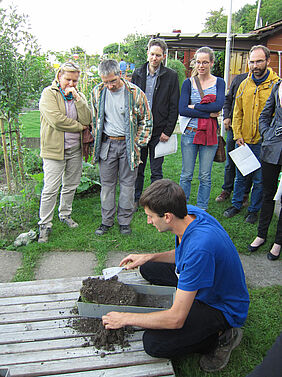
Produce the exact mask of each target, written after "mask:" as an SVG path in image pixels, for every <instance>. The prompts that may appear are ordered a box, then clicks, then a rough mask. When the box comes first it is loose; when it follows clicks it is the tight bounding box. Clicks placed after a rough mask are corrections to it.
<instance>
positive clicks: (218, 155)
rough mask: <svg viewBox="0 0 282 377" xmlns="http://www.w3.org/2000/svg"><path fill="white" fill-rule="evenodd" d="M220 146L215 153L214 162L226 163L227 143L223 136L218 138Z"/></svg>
mask: <svg viewBox="0 0 282 377" xmlns="http://www.w3.org/2000/svg"><path fill="white" fill-rule="evenodd" d="M217 141H218V145H217V150H216V152H215V156H214V159H213V160H214V161H215V162H224V161H225V160H226V153H225V145H226V142H225V140H224V139H223V137H222V136H221V135H218V137H217Z"/></svg>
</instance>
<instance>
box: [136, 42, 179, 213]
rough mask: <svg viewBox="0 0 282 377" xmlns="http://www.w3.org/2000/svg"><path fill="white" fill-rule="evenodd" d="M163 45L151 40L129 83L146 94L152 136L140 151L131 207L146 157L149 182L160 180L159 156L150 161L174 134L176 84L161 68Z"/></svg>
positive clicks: (174, 76) (175, 78)
mask: <svg viewBox="0 0 282 377" xmlns="http://www.w3.org/2000/svg"><path fill="white" fill-rule="evenodd" d="M166 50H167V45H166V43H165V41H164V40H162V39H159V38H156V39H151V40H150V41H149V44H148V51H147V55H148V62H147V63H145V64H144V65H143V66H142V67H141V68H138V69H135V71H134V72H133V76H132V80H131V82H132V83H133V84H135V85H137V86H139V88H140V89H142V90H143V92H144V93H145V94H146V97H147V99H148V102H149V105H150V108H151V110H152V113H153V133H152V138H151V140H150V142H149V144H148V146H147V147H144V148H142V149H141V160H142V162H143V163H142V164H140V165H139V167H138V175H137V179H136V183H135V208H136V210H137V208H138V205H139V198H140V196H141V194H142V191H143V185H144V171H145V167H146V162H147V158H148V153H149V157H150V167H151V183H153V182H154V181H156V180H158V179H162V178H163V173H162V164H163V161H164V158H163V157H159V158H154V154H155V147H156V145H157V144H158V142H159V141H162V142H166V141H168V139H169V137H170V136H171V134H172V133H173V131H174V128H175V125H176V121H177V118H178V102H179V82H178V76H177V73H176V72H175V71H173V70H172V69H170V68H167V67H165V66H164V65H163V61H164V60H165V58H166Z"/></svg>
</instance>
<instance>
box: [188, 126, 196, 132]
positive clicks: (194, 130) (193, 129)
mask: <svg viewBox="0 0 282 377" xmlns="http://www.w3.org/2000/svg"><path fill="white" fill-rule="evenodd" d="M185 130H188V131H193V132H196V131H197V128H194V127H188V126H187V127H186V128H185Z"/></svg>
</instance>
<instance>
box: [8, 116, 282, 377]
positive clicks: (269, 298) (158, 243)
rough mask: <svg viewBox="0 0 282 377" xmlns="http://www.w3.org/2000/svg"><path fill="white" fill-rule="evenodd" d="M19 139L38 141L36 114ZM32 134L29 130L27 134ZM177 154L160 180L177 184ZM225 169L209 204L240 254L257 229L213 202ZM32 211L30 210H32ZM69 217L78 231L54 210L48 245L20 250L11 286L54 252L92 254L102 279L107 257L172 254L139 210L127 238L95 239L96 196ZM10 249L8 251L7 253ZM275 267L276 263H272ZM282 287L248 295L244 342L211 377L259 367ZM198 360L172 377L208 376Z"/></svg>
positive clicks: (186, 362)
mask: <svg viewBox="0 0 282 377" xmlns="http://www.w3.org/2000/svg"><path fill="white" fill-rule="evenodd" d="M22 119H23V133H24V135H25V136H33V137H35V136H39V123H38V122H39V121H38V120H39V114H38V112H32V113H31V114H25V115H23V118H22ZM30 128H32V130H30ZM178 145H179V150H178V151H177V153H176V154H173V155H170V156H167V157H166V158H165V162H164V166H163V173H164V177H166V178H170V179H172V180H174V181H176V182H179V176H180V172H181V151H180V135H179V136H178ZM223 173H224V164H219V163H214V166H213V172H212V191H211V196H210V203H209V209H208V211H209V213H211V214H212V215H213V216H214V217H215V218H216V219H217V220H219V222H220V223H221V224H222V225H223V226H224V228H225V229H226V230H227V232H228V233H229V235H230V237H231V239H232V240H233V242H234V244H235V245H236V247H237V250H238V252H239V253H246V254H248V251H247V245H248V243H250V242H251V241H252V240H253V238H254V237H255V236H256V232H257V225H251V224H247V223H245V222H244V215H245V214H246V213H247V209H243V210H242V211H241V213H240V214H239V215H237V216H235V217H234V218H232V219H226V218H225V217H224V216H223V211H224V210H225V209H226V208H227V207H229V206H230V205H231V201H230V200H228V201H227V202H226V203H219V204H218V203H216V202H215V198H216V196H217V195H218V194H219V193H220V191H221V185H222V183H223ZM197 176H198V166H196V169H195V173H194V180H193V183H192V190H191V201H190V204H196V196H197V188H198V179H197ZM148 185H149V171H148V167H147V168H146V179H145V187H147V186H148ZM32 208H33V207H32ZM38 208H39V198H38V205H35V206H34V208H33V209H32V211H33V212H32V216H31V221H30V223H29V224H27V228H26V231H28V230H29V229H31V228H33V229H37V221H38ZM72 216H73V218H74V220H75V221H77V222H78V223H79V227H78V228H77V229H73V230H71V229H68V228H66V226H65V225H64V224H62V223H60V222H59V220H58V218H57V209H56V210H55V217H54V221H53V229H52V234H51V236H50V242H49V243H47V244H38V243H37V242H34V243H32V244H30V245H28V246H26V247H20V248H19V249H18V250H20V251H21V252H22V254H23V267H22V268H21V269H20V270H18V273H17V275H16V277H15V279H14V280H15V281H23V280H32V279H34V268H35V266H36V263H37V261H38V259H39V258H40V256H41V255H42V253H44V252H48V251H54V250H61V251H65V250H68V251H69V250H76V251H81V252H83V251H92V252H93V253H95V255H96V257H97V260H98V266H97V268H96V270H95V271H93V274H97V273H101V270H102V268H104V267H105V261H106V257H107V254H108V252H109V251H115V250H116V251H128V252H135V251H137V252H138V251H140V252H141V251H142V252H143V251H148V252H154V251H165V250H169V249H171V248H174V237H173V236H172V235H171V234H169V233H158V232H157V231H156V229H155V228H154V227H153V226H149V225H147V224H146V216H145V214H144V211H143V210H141V209H140V210H139V211H138V212H137V213H136V214H135V215H134V219H133V221H132V230H133V233H132V235H131V236H121V235H120V233H119V228H118V226H117V224H116V225H115V226H114V227H113V228H112V229H111V230H110V231H109V233H108V234H105V235H104V236H102V237H99V236H96V235H95V234H94V231H95V229H96V228H97V227H98V226H99V225H100V223H101V215H100V197H99V194H98V193H96V194H91V195H87V196H79V195H76V197H75V200H74V203H73V213H72ZM276 224H277V217H276V216H274V219H273V221H272V223H271V226H270V229H269V234H268V241H267V242H266V244H265V245H264V246H263V247H261V248H260V249H259V251H258V253H262V254H266V252H267V251H268V250H269V249H270V248H271V244H272V242H273V240H274V234H275V229H276ZM6 238H7V241H9V242H12V241H13V240H14V238H15V237H14V234H13V233H11V234H8V235H6ZM11 248H12V249H13V247H11ZM274 263H275V262H274ZM281 292H282V290H281V287H278V286H277V287H269V288H264V289H252V290H250V296H251V305H250V311H249V316H248V319H247V322H246V324H245V326H244V338H243V341H242V343H241V345H240V347H239V348H238V349H236V350H235V351H234V352H232V357H231V360H230V363H229V364H228V366H227V367H226V368H225V369H224V371H222V372H218V373H214V374H213V375H214V376H215V377H245V376H246V375H247V374H248V373H249V372H250V371H251V370H252V369H253V368H254V366H255V365H257V364H258V363H260V362H261V360H262V358H263V357H264V355H265V353H266V351H267V350H268V349H269V348H270V346H271V345H272V343H273V342H274V341H275V338H276V337H277V335H278V334H279V332H280V331H281V316H280V302H281ZM198 360H199V355H193V356H191V357H190V356H189V357H187V358H185V359H182V360H176V361H174V367H175V370H176V375H177V377H202V376H208V375H209V374H207V373H205V372H203V371H201V370H200V368H199V366H198ZM269 377H270V376H269Z"/></svg>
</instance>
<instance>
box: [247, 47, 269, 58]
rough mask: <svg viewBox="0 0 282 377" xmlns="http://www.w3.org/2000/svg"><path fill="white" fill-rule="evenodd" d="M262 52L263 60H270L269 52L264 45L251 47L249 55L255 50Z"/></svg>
mask: <svg viewBox="0 0 282 377" xmlns="http://www.w3.org/2000/svg"><path fill="white" fill-rule="evenodd" d="M260 49H261V50H263V52H264V55H265V59H266V60H268V59H270V51H269V49H268V48H267V47H265V46H264V45H256V46H253V47H252V48H251V49H250V55H251V53H252V52H253V51H255V50H260Z"/></svg>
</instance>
